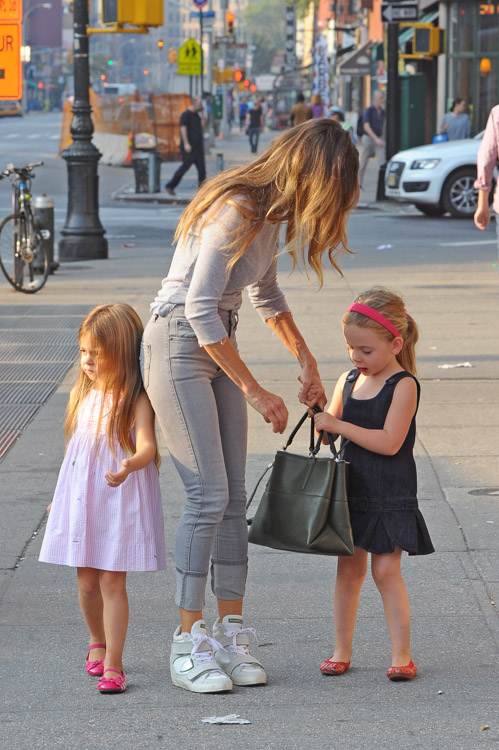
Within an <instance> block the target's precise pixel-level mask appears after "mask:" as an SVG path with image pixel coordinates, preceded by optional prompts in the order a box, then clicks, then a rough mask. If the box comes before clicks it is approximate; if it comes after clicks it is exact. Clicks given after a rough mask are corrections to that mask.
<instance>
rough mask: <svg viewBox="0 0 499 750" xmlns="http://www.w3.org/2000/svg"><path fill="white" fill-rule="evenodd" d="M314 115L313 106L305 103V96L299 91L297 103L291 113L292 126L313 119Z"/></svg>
mask: <svg viewBox="0 0 499 750" xmlns="http://www.w3.org/2000/svg"><path fill="white" fill-rule="evenodd" d="M313 116H314V113H313V112H312V107H311V106H310V105H309V104H305V97H304V96H303V94H302V93H301V91H299V92H298V93H297V95H296V104H293V106H292V107H291V112H290V114H289V121H290V123H291V126H293V125H301V124H302V123H304V122H307V120H311V119H312V117H313Z"/></svg>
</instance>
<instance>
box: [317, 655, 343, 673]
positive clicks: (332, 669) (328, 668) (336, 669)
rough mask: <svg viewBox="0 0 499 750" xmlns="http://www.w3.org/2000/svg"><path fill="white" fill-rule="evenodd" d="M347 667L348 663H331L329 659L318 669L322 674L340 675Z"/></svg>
mask: <svg viewBox="0 0 499 750" xmlns="http://www.w3.org/2000/svg"><path fill="white" fill-rule="evenodd" d="M349 666H350V662H349V661H331V658H329V659H326V661H323V662H322V664H321V665H320V667H319V669H320V670H321V672H322V674H330V675H340V674H344V673H345V672H346V671H347V669H348V667H349Z"/></svg>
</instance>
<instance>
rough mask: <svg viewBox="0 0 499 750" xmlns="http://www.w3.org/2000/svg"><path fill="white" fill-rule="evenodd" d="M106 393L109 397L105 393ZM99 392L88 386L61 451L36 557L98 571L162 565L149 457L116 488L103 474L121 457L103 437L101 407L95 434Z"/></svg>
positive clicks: (154, 472)
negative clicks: (88, 392) (65, 445)
mask: <svg viewBox="0 0 499 750" xmlns="http://www.w3.org/2000/svg"><path fill="white" fill-rule="evenodd" d="M107 398H110V397H107ZM101 401H102V392H101V391H98V390H92V391H91V392H90V394H89V395H88V396H87V398H86V399H85V401H84V402H83V404H82V405H81V407H80V411H79V413H78V424H77V427H76V430H75V433H74V435H73V436H72V438H71V440H70V442H69V444H68V446H67V450H66V455H65V456H64V461H63V463H62V466H61V470H60V472H59V478H58V481H57V486H56V489H55V494H54V499H53V502H52V508H51V511H50V513H49V517H48V521H47V527H46V530H45V536H44V539H43V543H42V548H41V552H40V558H39V559H40V561H41V562H47V563H55V564H58V565H70V566H72V567H89V568H97V569H99V570H114V571H132V570H144V571H145V570H164V568H165V567H166V563H165V535H164V526H163V508H162V503H161V492H160V488H159V478H158V472H157V469H156V466H155V464H154V462H151V463H150V464H149V465H148V466H146V467H145V468H144V469H141V470H139V471H133V472H132V473H131V474H130V475H129V476H128V477H127V478H126V480H125V481H124V482H123V483H122V484H120V486H119V487H109V486H108V485H107V484H106V480H105V478H104V475H105V474H106V472H107V471H108V470H109V469H110V470H111V471H117V469H118V467H119V466H120V464H121V461H122V460H123V458H125V457H126V455H125V453H124V451H123V449H122V448H121V446H120V445H119V443H118V441H117V440H116V441H115V446H114V448H115V453H116V458H114V456H113V455H112V452H111V450H110V448H109V445H108V440H107V436H106V408H105V406H104V413H103V417H102V421H101V425H100V429H99V434H98V436H97V437H96V425H97V420H98V416H99V412H100V406H101Z"/></svg>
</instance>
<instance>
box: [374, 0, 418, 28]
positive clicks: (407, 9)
mask: <svg viewBox="0 0 499 750" xmlns="http://www.w3.org/2000/svg"><path fill="white" fill-rule="evenodd" d="M381 20H382V21H384V22H385V23H398V21H417V20H418V4H417V2H414V0H402V1H401V2H398V3H383V4H382V5H381Z"/></svg>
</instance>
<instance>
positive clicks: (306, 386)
mask: <svg viewBox="0 0 499 750" xmlns="http://www.w3.org/2000/svg"><path fill="white" fill-rule="evenodd" d="M265 322H266V323H267V325H268V326H270V328H271V329H272V330H273V331H274V333H276V334H277V335H278V336H279V338H280V339H281V341H282V342H283V344H284V345H285V347H286V349H287V350H288V351H289V352H291V354H293V356H295V357H296V359H297V360H298V364H299V365H300V367H301V373H300V375H298V380H299V381H300V383H301V388H300V391H299V393H298V400H299V401H300V403H302V404H306V405H307V406H315V405H316V404H318V406H320V407H321V409H322V408H323V407H324V405H325V404H326V402H327V398H326V393H325V391H324V386H323V385H322V381H321V378H320V375H319V371H318V369H317V362H316V360H315V359H314V357H313V356H312V354H311V352H310V350H309V348H308V347H307V345H306V343H305V339H304V338H303V336H302V335H301V333H300V331H299V330H298V327H297V326H296V324H295V322H294V320H293V316H292V315H291V313H290V312H281V313H279V314H278V315H274V316H273V317H270V318H267V319H266V321H265Z"/></svg>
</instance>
